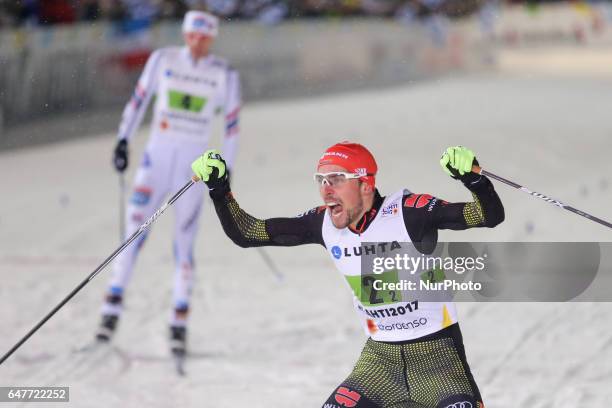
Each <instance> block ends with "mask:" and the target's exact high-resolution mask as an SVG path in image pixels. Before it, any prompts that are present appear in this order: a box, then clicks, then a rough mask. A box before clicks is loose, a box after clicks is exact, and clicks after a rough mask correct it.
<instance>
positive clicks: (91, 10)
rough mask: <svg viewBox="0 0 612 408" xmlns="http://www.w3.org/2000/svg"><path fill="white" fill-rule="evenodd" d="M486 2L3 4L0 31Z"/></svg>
mask: <svg viewBox="0 0 612 408" xmlns="http://www.w3.org/2000/svg"><path fill="white" fill-rule="evenodd" d="M485 1H490V0H0V27H17V26H28V25H29V26H34V25H53V24H71V23H75V22H79V21H83V22H93V21H96V20H108V21H115V22H129V21H131V22H142V23H152V22H155V21H159V20H165V19H180V18H182V17H183V15H184V13H185V11H187V10H189V9H199V10H207V11H210V12H212V13H214V14H216V15H218V16H220V17H221V18H223V19H224V20H238V19H251V20H257V21H259V22H261V23H267V24H275V23H278V22H280V21H282V20H284V19H288V18H301V17H306V18H308V17H321V16H328V17H336V16H337V17H340V16H363V15H373V16H384V17H394V16H395V17H399V18H407V17H408V18H413V17H416V18H418V17H426V16H427V15H428V14H431V13H442V14H445V15H449V16H456V15H463V14H467V13H470V12H472V11H474V10H475V9H476V8H478V6H479V5H481V3H483V2H485Z"/></svg>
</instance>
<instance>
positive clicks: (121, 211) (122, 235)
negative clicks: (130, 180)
mask: <svg viewBox="0 0 612 408" xmlns="http://www.w3.org/2000/svg"><path fill="white" fill-rule="evenodd" d="M124 239H125V175H124V174H123V173H119V242H122V241H123V240H124Z"/></svg>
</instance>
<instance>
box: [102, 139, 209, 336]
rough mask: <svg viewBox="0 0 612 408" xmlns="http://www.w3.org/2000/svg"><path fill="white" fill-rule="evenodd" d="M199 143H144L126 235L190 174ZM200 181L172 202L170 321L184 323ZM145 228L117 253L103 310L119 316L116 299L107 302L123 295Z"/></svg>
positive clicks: (201, 189)
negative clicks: (112, 297) (172, 239)
mask: <svg viewBox="0 0 612 408" xmlns="http://www.w3.org/2000/svg"><path fill="white" fill-rule="evenodd" d="M205 147H206V146H205V145H203V144H201V143H185V142H182V143H180V144H179V143H171V142H164V141H159V140H156V141H155V142H149V144H148V146H147V148H146V150H145V153H144V154H143V157H142V162H141V164H140V167H139V168H138V171H137V173H136V178H135V180H134V189H133V193H132V197H131V199H130V202H129V204H128V206H127V212H126V223H125V225H126V231H125V232H126V238H127V237H129V236H130V235H131V234H133V233H134V231H136V230H137V229H138V228H139V227H140V226H141V225H142V224H143V223H144V222H145V221H146V220H147V219H148V218H149V217H151V215H153V213H154V212H155V211H156V210H157V209H158V208H159V207H160V206H161V205H162V204H163V203H164V200H166V199H167V198H168V196H169V195H171V194H174V193H175V192H176V191H178V190H179V189H180V188H181V187H182V186H184V185H185V183H186V182H188V181H189V179H190V177H191V176H192V171H191V163H192V162H193V161H194V160H195V159H196V158H197V157H198V156H199V155H201V154H202V153H203V152H204V149H205ZM205 190H206V189H205V186H204V183H197V184H195V185H193V186H192V187H191V188H190V189H189V190H188V191H186V192H185V193H184V194H183V195H182V196H181V198H180V199H179V200H177V201H176V202H175V203H174V204H173V208H174V211H175V223H174V259H175V263H176V267H175V273H174V291H173V295H172V300H173V311H172V313H171V318H170V324H172V325H178V326H182V325H185V324H186V319H187V310H188V307H189V298H190V295H191V289H192V286H193V281H194V263H193V244H194V240H195V237H196V233H197V230H198V217H199V214H200V209H201V207H202V200H203V198H204V193H205ZM145 238H146V233H145V234H143V235H141V236H140V237H139V238H138V239H137V240H136V241H134V242H133V243H132V244H130V245H129V246H128V247H127V248H126V249H125V250H124V251H123V252H122V253H121V254H120V255H119V256H117V258H116V260H115V263H114V267H113V273H112V277H111V281H110V285H109V293H108V295H109V296H107V301H106V302H105V303H104V305H103V307H102V313H104V314H114V315H118V314H120V313H121V310H122V307H121V304H120V303H113V302H110V301H109V299H110V297H111V296H112V295H115V297H122V296H123V292H124V289H125V287H126V286H127V285H128V283H129V280H130V278H131V276H132V271H133V269H134V264H135V263H136V258H137V256H138V252H139V250H140V248H141V247H142V244H143V243H144V241H145Z"/></svg>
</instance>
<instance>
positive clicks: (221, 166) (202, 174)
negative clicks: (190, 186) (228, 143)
mask: <svg viewBox="0 0 612 408" xmlns="http://www.w3.org/2000/svg"><path fill="white" fill-rule="evenodd" d="M191 169H192V170H193V172H194V174H195V175H196V176H197V177H198V178H200V180H202V181H204V182H205V183H206V185H207V186H208V188H210V189H215V188H218V187H220V186H222V185H223V184H225V183H226V182H227V170H226V165H225V160H223V157H221V153H219V151H218V150H207V151H206V152H204V154H203V155H202V156H200V157H198V158H197V159H196V160H195V161H194V162H193V163H191Z"/></svg>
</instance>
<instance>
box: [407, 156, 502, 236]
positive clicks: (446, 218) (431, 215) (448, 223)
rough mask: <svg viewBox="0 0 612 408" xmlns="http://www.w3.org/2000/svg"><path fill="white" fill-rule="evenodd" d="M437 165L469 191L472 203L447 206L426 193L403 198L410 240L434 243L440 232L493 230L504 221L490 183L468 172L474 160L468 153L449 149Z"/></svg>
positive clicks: (475, 162)
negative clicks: (480, 228) (478, 229)
mask: <svg viewBox="0 0 612 408" xmlns="http://www.w3.org/2000/svg"><path fill="white" fill-rule="evenodd" d="M440 164H441V165H442V167H443V168H444V169H445V171H446V172H447V173H448V174H449V175H450V176H451V177H453V178H455V179H457V180H460V181H461V182H462V183H463V185H465V187H466V188H467V189H468V190H470V192H471V193H472V197H473V199H474V200H473V201H470V202H462V203H449V202H447V201H445V200H441V199H439V198H436V197H433V196H431V195H429V194H412V193H411V194H407V195H405V196H404V200H403V203H404V205H403V212H404V222H405V224H406V229H407V231H408V233H409V235H410V238H411V239H412V240H413V241H415V242H424V243H428V244H435V243H436V242H437V237H438V230H440V229H451V230H464V229H468V228H475V227H488V228H493V227H495V226H496V225H498V224H500V223H501V222H502V221H503V220H504V217H505V215H504V206H503V205H502V203H501V200H500V199H499V196H498V195H497V193H496V192H495V189H494V188H493V184H492V183H491V181H490V180H489V179H488V178H486V177H484V176H481V175H478V174H476V173H472V172H471V167H472V164H478V161H477V160H476V159H475V157H474V154H473V153H472V152H471V151H470V150H468V149H466V148H464V147H461V146H457V147H452V148H449V149H447V151H446V152H445V153H444V155H443V156H442V159H441V160H440ZM468 168H469V169H470V170H468ZM426 247H427V248H429V245H426Z"/></svg>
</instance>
